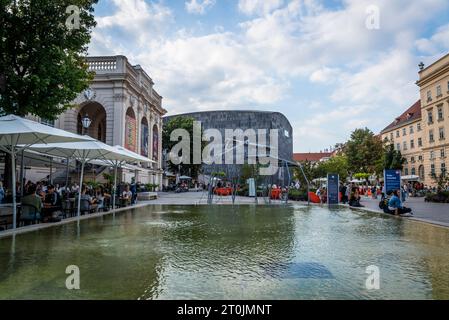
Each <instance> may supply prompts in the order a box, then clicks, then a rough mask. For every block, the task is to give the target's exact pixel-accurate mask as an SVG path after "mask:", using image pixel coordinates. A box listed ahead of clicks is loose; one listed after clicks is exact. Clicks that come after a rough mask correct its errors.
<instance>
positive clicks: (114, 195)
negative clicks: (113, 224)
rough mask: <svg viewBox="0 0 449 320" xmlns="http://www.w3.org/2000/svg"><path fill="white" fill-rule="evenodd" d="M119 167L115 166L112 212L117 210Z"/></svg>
mask: <svg viewBox="0 0 449 320" xmlns="http://www.w3.org/2000/svg"><path fill="white" fill-rule="evenodd" d="M117 167H118V165H117V164H116V165H115V166H114V187H113V194H112V210H115V197H116V194H117Z"/></svg>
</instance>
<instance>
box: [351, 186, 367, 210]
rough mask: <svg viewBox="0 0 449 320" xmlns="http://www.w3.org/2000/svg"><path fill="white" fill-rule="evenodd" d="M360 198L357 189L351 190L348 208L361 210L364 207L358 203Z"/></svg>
mask: <svg viewBox="0 0 449 320" xmlns="http://www.w3.org/2000/svg"><path fill="white" fill-rule="evenodd" d="M360 198H361V197H360V194H359V190H358V188H356V187H355V188H353V189H352V192H351V196H350V197H349V206H351V207H354V208H363V207H364V206H363V205H362V204H361V203H360Z"/></svg>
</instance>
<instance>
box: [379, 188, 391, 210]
mask: <svg viewBox="0 0 449 320" xmlns="http://www.w3.org/2000/svg"><path fill="white" fill-rule="evenodd" d="M392 195H393V191H391V190H390V191H388V192H387V194H386V195H385V196H384V195H383V194H382V199H381V200H380V202H379V208H381V209H382V210H383V212H384V213H387V214H394V213H395V212H394V211H393V210H390V209H389V208H388V203H389V202H390V199H391V196H392Z"/></svg>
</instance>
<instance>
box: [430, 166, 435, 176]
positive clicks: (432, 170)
mask: <svg viewBox="0 0 449 320" xmlns="http://www.w3.org/2000/svg"><path fill="white" fill-rule="evenodd" d="M430 174H431V175H435V165H434V164H431V165H430Z"/></svg>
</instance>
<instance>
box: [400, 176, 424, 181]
mask: <svg viewBox="0 0 449 320" xmlns="http://www.w3.org/2000/svg"><path fill="white" fill-rule="evenodd" d="M419 179H420V178H419V176H416V175H410V176H402V177H401V180H404V181H419Z"/></svg>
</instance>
